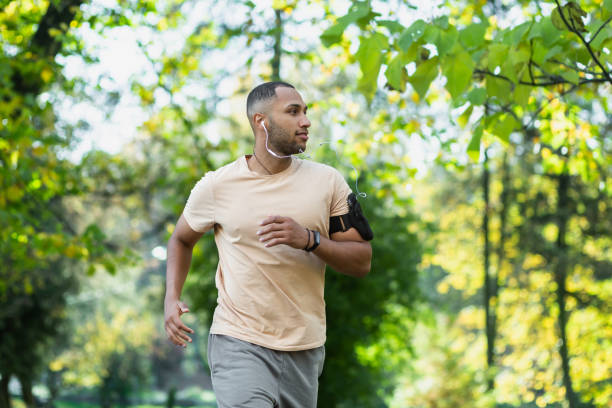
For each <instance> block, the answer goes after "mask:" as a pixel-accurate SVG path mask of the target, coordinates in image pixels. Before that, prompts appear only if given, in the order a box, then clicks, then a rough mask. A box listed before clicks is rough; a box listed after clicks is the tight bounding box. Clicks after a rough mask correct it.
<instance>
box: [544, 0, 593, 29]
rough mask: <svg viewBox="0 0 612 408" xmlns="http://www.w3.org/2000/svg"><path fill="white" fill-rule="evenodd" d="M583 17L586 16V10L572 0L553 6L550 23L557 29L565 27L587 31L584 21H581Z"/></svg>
mask: <svg viewBox="0 0 612 408" xmlns="http://www.w3.org/2000/svg"><path fill="white" fill-rule="evenodd" d="M583 17H586V11H584V10H583V9H582V7H580V5H579V4H578V3H576V2H574V1H569V2H567V3H566V4H565V5H564V6H562V7H560V8H559V7H557V8H555V9H554V10H553V12H552V14H551V19H552V23H553V25H554V26H555V27H557V28H558V29H559V30H566V29H567V30H570V31H579V32H586V31H587V30H586V28H585V26H584V21H582V18H583Z"/></svg>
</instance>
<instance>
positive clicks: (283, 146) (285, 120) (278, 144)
mask: <svg viewBox="0 0 612 408" xmlns="http://www.w3.org/2000/svg"><path fill="white" fill-rule="evenodd" d="M307 110H308V107H307V106H306V104H305V103H304V101H303V100H302V97H301V95H300V94H299V93H298V92H297V90H296V89H295V88H294V87H293V85H290V84H288V83H286V82H280V81H278V82H266V83H264V84H261V85H259V86H257V87H255V88H254V89H253V90H252V91H251V92H250V93H249V95H248V97H247V116H248V117H249V123H250V125H251V128H252V129H253V133H254V134H255V139H256V144H257V143H258V142H257V139H258V138H261V137H265V138H266V143H267V142H268V140H267V139H268V135H269V144H270V147H271V148H272V149H273V150H274V151H275V152H276V153H277V154H282V155H290V154H295V153H299V152H303V151H305V150H306V141H307V140H308V128H309V127H310V121H309V120H308V118H307V117H306V111H307Z"/></svg>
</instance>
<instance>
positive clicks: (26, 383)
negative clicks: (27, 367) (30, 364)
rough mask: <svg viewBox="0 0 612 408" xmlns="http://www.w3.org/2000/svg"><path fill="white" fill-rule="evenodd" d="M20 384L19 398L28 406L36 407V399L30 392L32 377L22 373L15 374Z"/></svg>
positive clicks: (29, 407)
mask: <svg viewBox="0 0 612 408" xmlns="http://www.w3.org/2000/svg"><path fill="white" fill-rule="evenodd" d="M17 378H18V379H19V383H20V384H21V398H23V402H24V404H25V405H26V407H28V408H34V407H36V399H35V398H34V394H33V393H32V379H31V378H28V377H26V376H23V375H19V376H17Z"/></svg>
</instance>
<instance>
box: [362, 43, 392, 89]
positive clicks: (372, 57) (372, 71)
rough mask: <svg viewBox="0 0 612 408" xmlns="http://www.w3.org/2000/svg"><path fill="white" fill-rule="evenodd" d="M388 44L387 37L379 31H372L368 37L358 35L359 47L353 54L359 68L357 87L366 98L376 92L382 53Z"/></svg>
mask: <svg viewBox="0 0 612 408" xmlns="http://www.w3.org/2000/svg"><path fill="white" fill-rule="evenodd" d="M388 45H389V43H388V40H387V37H385V36H384V35H383V34H380V33H374V34H372V35H371V36H370V37H360V44H359V49H358V50H357V53H356V54H355V58H356V59H357V61H358V62H359V66H360V68H361V78H360V79H359V83H358V84H357V87H358V89H359V91H360V92H362V93H363V94H364V95H365V96H366V98H368V100H371V99H372V96H374V93H375V92H376V88H377V79H378V73H379V72H380V66H381V64H382V57H383V54H382V53H383V51H384V50H385V49H387V47H388Z"/></svg>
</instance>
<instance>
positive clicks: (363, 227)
mask: <svg viewBox="0 0 612 408" xmlns="http://www.w3.org/2000/svg"><path fill="white" fill-rule="evenodd" d="M346 201H347V203H348V207H349V212H348V213H347V214H344V215H338V216H334V217H331V218H330V219H329V235H331V234H333V233H334V232H338V231H342V232H344V231H347V230H348V229H349V228H351V227H353V228H355V229H356V230H357V232H359V235H361V238H363V239H365V240H366V241H371V240H372V239H373V238H374V233H373V232H372V228H370V224H369V223H368V220H367V219H366V217H365V216H364V215H363V212H362V211H361V205H359V201H357V197H356V196H355V193H351V194H349V196H348V198H347V199H346Z"/></svg>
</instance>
